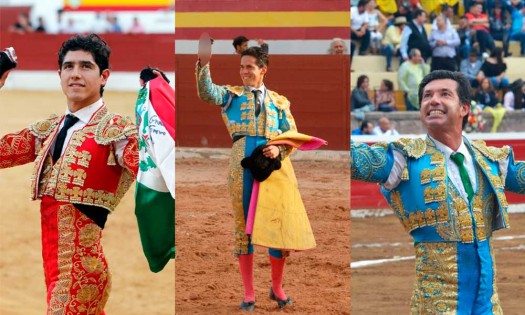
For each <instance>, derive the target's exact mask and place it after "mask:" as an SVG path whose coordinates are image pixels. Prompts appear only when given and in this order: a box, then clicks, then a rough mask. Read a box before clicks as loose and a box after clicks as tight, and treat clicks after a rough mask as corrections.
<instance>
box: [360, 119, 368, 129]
mask: <svg viewBox="0 0 525 315" xmlns="http://www.w3.org/2000/svg"><path fill="white" fill-rule="evenodd" d="M369 123H370V122H369V121H368V120H363V122H362V123H361V128H360V129H361V131H363V130H365V128H368V124H369Z"/></svg>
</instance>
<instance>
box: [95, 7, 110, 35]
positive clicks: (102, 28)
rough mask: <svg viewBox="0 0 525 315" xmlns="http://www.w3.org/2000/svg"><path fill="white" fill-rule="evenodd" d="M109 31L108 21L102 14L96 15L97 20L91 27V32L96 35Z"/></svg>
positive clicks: (97, 13)
mask: <svg viewBox="0 0 525 315" xmlns="http://www.w3.org/2000/svg"><path fill="white" fill-rule="evenodd" d="M108 29H109V25H108V19H107V17H105V16H103V15H102V14H101V13H100V12H96V13H95V19H94V21H93V24H92V25H91V31H92V32H93V33H95V34H104V33H107V32H108Z"/></svg>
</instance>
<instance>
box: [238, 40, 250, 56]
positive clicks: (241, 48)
mask: <svg viewBox="0 0 525 315" xmlns="http://www.w3.org/2000/svg"><path fill="white" fill-rule="evenodd" d="M246 49H248V42H243V43H242V44H240V45H237V46H235V52H236V53H238V54H241V53H242V52H243V51H245V50H246Z"/></svg>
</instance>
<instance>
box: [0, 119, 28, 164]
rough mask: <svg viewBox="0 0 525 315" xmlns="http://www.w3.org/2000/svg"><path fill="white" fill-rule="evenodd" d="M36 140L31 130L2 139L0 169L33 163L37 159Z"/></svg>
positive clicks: (0, 144) (0, 140)
mask: <svg viewBox="0 0 525 315" xmlns="http://www.w3.org/2000/svg"><path fill="white" fill-rule="evenodd" d="M35 145H36V138H35V136H34V135H33V134H32V133H31V131H30V130H29V129H27V128H26V129H24V130H22V131H20V132H19V133H11V134H7V135H5V136H3V137H2V138H1V139H0V168H8V167H13V166H18V165H23V164H27V163H29V162H33V161H34V160H35V158H36V148H35Z"/></svg>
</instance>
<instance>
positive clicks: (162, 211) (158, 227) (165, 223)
mask: <svg viewBox="0 0 525 315" xmlns="http://www.w3.org/2000/svg"><path fill="white" fill-rule="evenodd" d="M135 215H136V216H137V222H138V226H139V232H140V239H141V241H142V248H143V250H144V255H145V256H146V258H147V260H148V263H149V267H150V270H151V271H153V272H159V271H161V270H162V269H163V268H164V266H166V264H167V263H168V262H169V260H170V259H172V258H175V200H174V199H173V198H172V197H171V194H170V193H169V192H159V191H156V190H153V189H150V188H148V187H147V186H144V185H143V184H141V183H139V182H137V185H136V190H135Z"/></svg>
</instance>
